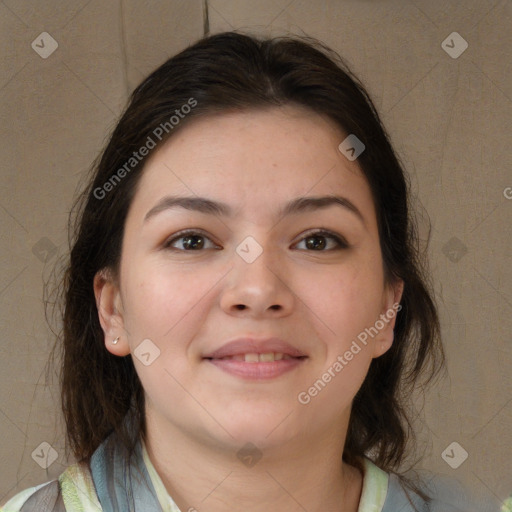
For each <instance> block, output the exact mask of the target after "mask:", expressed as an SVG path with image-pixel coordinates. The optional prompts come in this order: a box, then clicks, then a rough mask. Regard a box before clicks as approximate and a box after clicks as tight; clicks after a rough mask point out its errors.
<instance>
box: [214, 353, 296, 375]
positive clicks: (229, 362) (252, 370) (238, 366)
mask: <svg viewBox="0 0 512 512" xmlns="http://www.w3.org/2000/svg"><path fill="white" fill-rule="evenodd" d="M304 360H305V358H301V359H299V358H293V359H281V360H279V361H266V362H262V363H246V362H245V361H234V360H233V359H206V361H208V362H210V363H212V364H214V365H215V366H216V367H217V368H220V369H221V370H223V371H225V372H227V373H230V374H231V375H235V376H237V377H242V378H244V379H272V378H274V377H279V376H280V375H283V374H284V373H287V372H289V371H291V370H293V369H294V368H297V366H299V365H300V364H302V363H303V362H304Z"/></svg>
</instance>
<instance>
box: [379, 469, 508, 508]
mask: <svg viewBox="0 0 512 512" xmlns="http://www.w3.org/2000/svg"><path fill="white" fill-rule="evenodd" d="M416 483H417V486H418V488H419V490H420V491H421V493H423V494H424V496H425V497H424V496H421V495H420V494H418V493H417V492H416V491H414V490H413V489H411V488H410V487H409V486H408V485H406V484H405V481H404V479H402V478H401V477H399V476H398V475H396V474H393V473H391V474H389V484H388V491H387V495H386V500H385V503H384V506H383V508H382V512H395V511H396V510H401V511H402V512H500V508H499V506H498V505H497V504H496V502H495V499H493V498H492V497H491V496H489V495H485V496H484V495H483V494H481V495H477V494H475V493H473V492H471V491H470V490H469V489H468V488H466V487H465V486H464V485H462V484H461V482H459V481H458V480H456V479H454V478H449V477H443V476H439V475H434V476H431V477H430V478H429V480H428V483H426V482H425V481H423V482H416Z"/></svg>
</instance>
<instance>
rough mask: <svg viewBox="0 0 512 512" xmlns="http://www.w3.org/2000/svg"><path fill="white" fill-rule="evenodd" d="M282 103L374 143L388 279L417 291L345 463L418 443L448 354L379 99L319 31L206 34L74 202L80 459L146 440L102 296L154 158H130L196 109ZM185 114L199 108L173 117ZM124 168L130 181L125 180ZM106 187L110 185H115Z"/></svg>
mask: <svg viewBox="0 0 512 512" xmlns="http://www.w3.org/2000/svg"><path fill="white" fill-rule="evenodd" d="M194 102H195V106H194V107H193V108H190V109H184V110H182V106H183V105H192V104H193V103H194ZM282 105H296V106H301V107H305V108H308V109H311V110H312V111H314V112H316V113H319V114H322V115H325V116H327V117H328V118H329V119H331V120H332V121H334V122H335V123H336V125H337V126H339V128H340V129H341V130H342V132H344V133H347V134H355V135H356V136H357V137H358V138H359V139H360V140H361V141H362V142H363V143H364V144H365V146H366V149H365V151H364V152H363V153H362V154H361V155H360V156H359V157H358V159H357V162H358V164H359V166H360V168H361V169H362V172H363V173H364V175H365V177H366V179H367V181H368V183H369V186H370V188H371V191H372V195H373V200H374V203H375V207H376V213H377V222H378V229H379V236H380V243H381V250H382V257H383V262H384V267H385V275H386V281H387V282H388V283H393V282H396V280H398V279H402V280H403V281H404V284H405V287H404V292H403V296H402V300H401V306H402V309H401V311H400V313H399V314H398V316H397V320H396V325H395V329H394V333H395V338H394V343H393V345H392V347H391V349H390V350H389V351H388V352H387V353H386V354H384V355H383V356H381V357H379V358H377V359H374V360H373V361H372V363H371V366H370V368H369V372H368V375H367V376H366V379H365V381H364V383H363V385H362V387H361V388H360V390H359V392H358V393H357V395H356V397H355V399H354V401H353V406H352V413H351V418H350V424H349V429H348V433H347V439H346V445H345V450H344V455H343V458H344V460H346V461H347V462H349V463H356V462H357V460H359V459H360V457H361V456H363V455H368V454H371V458H372V459H373V461H374V462H375V463H376V464H377V465H378V466H380V467H381V468H382V469H384V470H386V471H395V470H397V469H398V467H399V465H400V464H401V463H402V462H403V461H404V458H405V456H406V453H407V450H406V448H407V446H408V443H409V441H410V440H411V439H412V428H411V421H410V417H409V415H408V413H407V410H408V408H407V404H408V399H409V397H410V396H411V391H412V390H413V389H414V387H418V385H419V382H420V380H421V382H424V383H426V382H429V381H430V380H431V379H432V378H433V377H434V376H435V375H436V372H437V370H438V369H439V368H440V367H441V365H442V363H443V362H444V354H443V351H442V347H441V344H440V327H439V319H438V315H437V311H436V306H435V303H434V301H433V296H432V292H431V287H430V286H431V285H430V284H429V278H428V273H427V271H426V269H427V267H426V261H425V259H424V252H423V251H422V250H421V249H420V246H419V242H418V236H417V228H416V224H415V221H414V218H413V215H412V213H411V209H410V204H409V203H410V197H409V194H410V193H409V183H408V180H407V178H406V176H405V174H404V171H403V169H402V166H401V163H400V162H399V160H398V158H397V156H396V155H395V153H394V151H393V149H392V146H391V143H390V141H389V137H388V135H387V133H386V131H385V129H384V127H383V125H382V123H381V121H380V118H379V115H378V113H377V111H376V109H375V107H374V105H373V103H372V101H371V99H370V97H369V96H368V94H367V92H366V91H365V89H364V87H363V86H362V85H361V83H360V82H359V81H358V79H357V78H356V77H355V76H354V75H353V74H352V72H351V71H350V70H349V68H348V66H347V65H346V64H345V63H344V62H343V60H342V59H341V58H340V57H339V55H338V54H336V53H335V52H334V51H332V50H331V49H329V48H327V47H326V46H324V45H323V44H322V43H320V42H318V41H316V40H314V39H311V38H306V37H301V38H298V37H280V38H273V39H258V38H254V37H251V36H248V35H244V34H240V33H236V32H227V33H222V34H217V35H214V36H210V37H206V38H203V39H201V40H199V41H198V42H197V43H195V44H193V45H192V46H190V47H188V48H187V49H185V50H184V51H182V52H181V53H179V54H178V55H176V56H174V57H172V58H170V59H169V60H168V61H167V62H165V63H164V64H163V65H162V66H160V67H159V68H158V69H156V70H155V71H154V72H153V73H151V75H150V76H148V77H147V78H146V79H145V80H144V81H143V82H142V83H141V84H140V85H139V86H138V87H137V88H136V89H135V90H134V91H133V93H132V94H131V97H130V100H129V103H128V106H127V108H126V110H125V111H124V113H123V115H122V117H121V119H120V120H119V122H118V123H117V126H116V127H115V129H114V130H113V133H112V135H111V137H110V140H109V141H108V143H107V145H106V147H105V149H104V150H103V153H102V154H101V155H100V157H99V158H98V159H97V161H96V162H95V163H94V165H93V167H92V173H93V175H92V177H91V179H90V181H89V183H88V185H87V186H86V188H85V190H84V191H83V192H82V193H81V195H80V196H79V197H78V199H77V201H76V203H75V208H74V210H75V213H76V216H75V220H74V223H73V222H72V220H71V218H70V226H69V228H70V236H71V239H70V246H71V247H70V260H69V264H68V266H67V268H66V272H65V277H64V279H63V281H62V283H61V291H60V293H61V305H62V306H63V310H62V318H63V327H62V332H61V333H60V337H59V339H58V340H57V345H56V347H55V349H58V348H61V349H62V358H63V360H62V374H61V385H62V407H63V412H64V418H65V422H66V427H67V439H68V441H69V445H70V447H71V449H72V451H73V454H74V456H75V457H76V458H77V460H79V461H88V460H89V459H90V457H91V455H92V453H93V452H94V451H95V450H96V448H97V447H98V446H99V444H100V443H101V442H102V441H104V440H105V439H106V437H107V436H108V435H109V434H111V433H112V432H115V433H116V434H117V435H118V436H119V439H121V440H122V442H123V443H124V445H125V446H126V447H127V449H128V450H129V453H132V452H133V444H134V442H135V441H136V439H137V437H138V436H139V435H141V436H142V437H143V438H145V435H146V431H145V421H144V393H143V389H142V386H141V383H140V381H139V378H138V376H137V374H136V372H135V368H134V365H133V362H132V358H131V357H123V358H121V357H116V356H114V355H112V354H111V353H110V352H108V351H107V350H106V349H105V346H104V334H103V331H102V329H101V326H100V323H99V319H98V311H97V307H96V302H95V296H94V293H93V279H94V276H95V274H96V273H97V272H98V271H100V270H101V269H106V270H108V271H109V272H111V274H112V275H113V276H114V277H116V278H117V276H118V274H117V273H118V269H119V263H120V255H121V243H122V240H123V230H124V225H125V220H126V216H127V212H128V209H129V207H130V204H131V202H132V200H133V198H134V194H135V193H136V189H137V184H138V182H139V180H140V177H141V175H142V172H143V168H144V163H145V161H146V157H144V158H141V159H140V162H138V163H136V164H135V162H134V161H131V164H134V165H131V164H130V166H129V167H127V166H126V164H127V162H129V161H130V158H133V152H134V151H135V152H137V151H138V150H139V149H140V148H141V147H142V146H144V145H146V144H147V142H148V140H149V138H151V139H152V140H153V141H156V142H158V144H163V143H164V142H165V141H166V140H167V139H168V138H169V137H171V136H172V135H173V134H174V133H176V132H177V131H178V130H180V128H181V127H183V126H185V125H186V124H187V123H189V122H192V121H193V119H194V118H195V117H198V116H205V115H211V114H213V113H217V112H225V111H236V110H248V109H262V108H271V107H279V106H282ZM176 111H180V112H181V113H183V114H184V113H185V111H187V112H188V113H186V115H183V116H181V115H180V116H179V117H180V119H179V121H178V122H177V123H176V120H174V121H172V122H171V121H170V118H171V116H173V115H175V114H176V115H177V114H178V113H177V112H176ZM176 115H175V117H176ZM166 123H167V124H166ZM171 125H172V126H171ZM163 126H165V127H166V129H164V130H162V127H163ZM159 127H160V131H159ZM160 132H162V134H160ZM155 133H159V134H160V135H161V140H158V141H157V140H156V139H158V137H156V135H155ZM340 142H341V141H340ZM123 166H124V167H123ZM122 168H124V169H125V171H126V172H124V173H121V174H122V179H119V180H117V178H116V179H115V180H113V176H114V174H115V173H116V172H117V171H118V170H119V169H122ZM117 176H118V177H119V173H118V174H117ZM107 182H108V183H110V184H111V186H107V187H105V184H106V183H107ZM107 189H108V190H107ZM99 191H101V192H99ZM100 196H102V197H100ZM420 378H421V379H420ZM423 378H424V379H423ZM128 412H131V413H132V414H133V415H134V418H135V421H136V423H135V425H136V431H135V432H129V431H128V430H127V429H126V427H125V425H124V423H123V421H122V420H123V418H124V417H125V416H126V415H127V413H128ZM134 434H135V435H134Z"/></svg>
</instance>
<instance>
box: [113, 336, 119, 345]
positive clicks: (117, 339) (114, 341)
mask: <svg viewBox="0 0 512 512" xmlns="http://www.w3.org/2000/svg"><path fill="white" fill-rule="evenodd" d="M118 341H119V336H118V337H117V338H116V339H115V340H112V345H115V344H117V342H118Z"/></svg>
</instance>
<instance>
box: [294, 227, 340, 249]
mask: <svg viewBox="0 0 512 512" xmlns="http://www.w3.org/2000/svg"><path fill="white" fill-rule="evenodd" d="M329 241H330V242H329ZM302 242H305V247H306V249H307V250H310V251H317V252H328V251H333V250H339V249H346V248H348V244H347V243H346V242H345V240H343V239H342V238H341V237H339V236H338V235H335V234H334V233H331V232H329V231H316V232H313V233H309V234H308V235H307V236H305V237H304V238H303V239H302V240H301V241H300V242H299V243H302ZM326 248H327V249H326Z"/></svg>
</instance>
